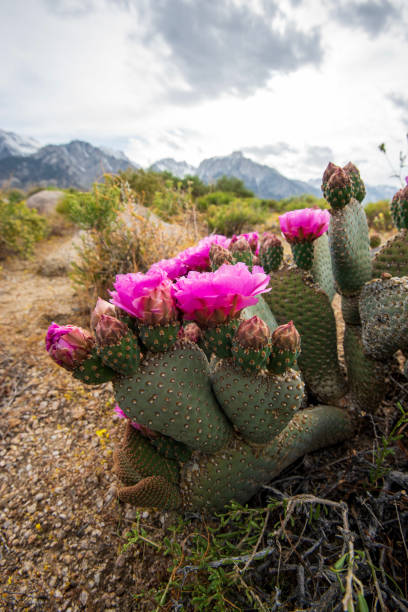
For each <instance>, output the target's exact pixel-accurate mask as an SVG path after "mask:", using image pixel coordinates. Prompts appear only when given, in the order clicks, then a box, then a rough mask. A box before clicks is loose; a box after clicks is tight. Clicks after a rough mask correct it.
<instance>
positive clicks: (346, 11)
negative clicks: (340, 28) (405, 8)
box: [330, 0, 400, 38]
mask: <svg viewBox="0 0 408 612" xmlns="http://www.w3.org/2000/svg"><path fill="white" fill-rule="evenodd" d="M330 4H331V2H330ZM331 14H332V16H333V17H334V18H336V19H337V20H338V21H340V22H341V23H342V24H343V25H345V26H349V27H352V28H360V29H362V30H365V31H366V32H367V34H369V35H370V36H372V37H373V38H374V37H376V36H377V35H379V34H381V33H382V32H385V31H386V30H388V29H389V27H390V26H391V25H392V23H393V21H394V20H399V19H400V12H399V10H398V8H397V7H396V5H395V1H394V3H393V2H392V1H391V0H366V1H363V2H361V1H360V2H356V1H355V0H352V1H350V2H347V3H343V2H342V3H341V4H339V3H338V2H337V1H336V3H335V7H333V8H332V9H331Z"/></svg>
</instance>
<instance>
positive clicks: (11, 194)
mask: <svg viewBox="0 0 408 612" xmlns="http://www.w3.org/2000/svg"><path fill="white" fill-rule="evenodd" d="M4 197H5V199H6V200H8V201H9V202H10V203H11V204H15V203H17V202H22V201H23V200H25V193H24V191H22V190H21V189H10V190H9V191H7V192H6V193H5V194H4Z"/></svg>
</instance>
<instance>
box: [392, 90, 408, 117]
mask: <svg viewBox="0 0 408 612" xmlns="http://www.w3.org/2000/svg"><path fill="white" fill-rule="evenodd" d="M387 98H388V99H389V100H391V102H392V103H393V104H394V106H396V107H397V108H398V109H400V110H402V111H404V112H408V98H407V97H406V96H403V95H402V94H398V93H396V92H391V93H390V94H388V96H387Z"/></svg>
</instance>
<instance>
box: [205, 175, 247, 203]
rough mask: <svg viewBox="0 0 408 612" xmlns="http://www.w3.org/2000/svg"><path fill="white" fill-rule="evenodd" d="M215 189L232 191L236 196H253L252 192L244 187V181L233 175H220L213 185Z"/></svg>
mask: <svg viewBox="0 0 408 612" xmlns="http://www.w3.org/2000/svg"><path fill="white" fill-rule="evenodd" d="M214 190H215V191H226V192H228V193H233V194H234V195H236V196H237V197H238V198H253V197H254V195H255V194H254V192H253V191H250V190H249V189H247V188H246V187H245V183H244V181H241V179H239V178H236V177H235V176H225V175H223V176H221V177H220V178H219V179H217V181H216V183H215V185H214Z"/></svg>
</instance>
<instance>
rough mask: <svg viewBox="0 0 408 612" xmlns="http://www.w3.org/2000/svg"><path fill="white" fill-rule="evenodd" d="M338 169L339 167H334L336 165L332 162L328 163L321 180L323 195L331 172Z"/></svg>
mask: <svg viewBox="0 0 408 612" xmlns="http://www.w3.org/2000/svg"><path fill="white" fill-rule="evenodd" d="M338 168H340V166H336V164H333V162H329V163H328V165H327V167H326V170H325V171H324V172H323V178H322V190H323V193H324V186H325V185H326V184H327V183H328V181H329V178H330V177H331V175H332V174H333V172H334V171H335V170H337V169H338Z"/></svg>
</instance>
